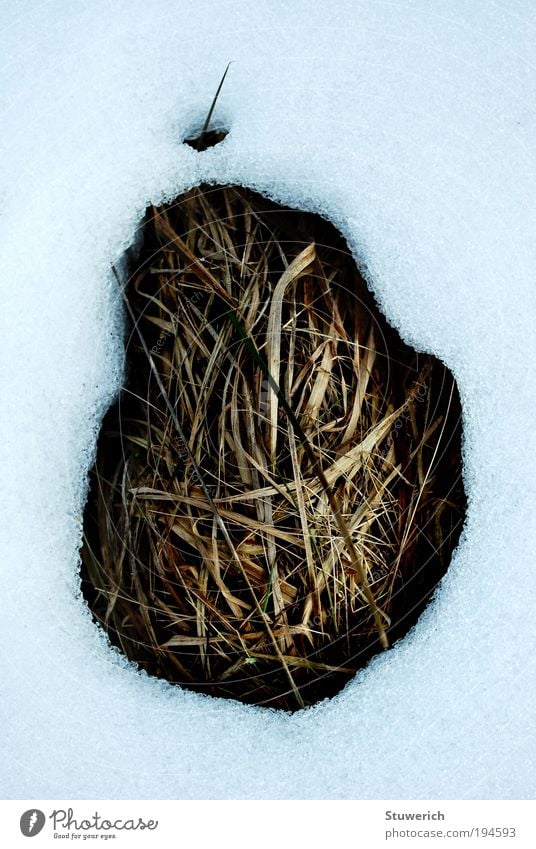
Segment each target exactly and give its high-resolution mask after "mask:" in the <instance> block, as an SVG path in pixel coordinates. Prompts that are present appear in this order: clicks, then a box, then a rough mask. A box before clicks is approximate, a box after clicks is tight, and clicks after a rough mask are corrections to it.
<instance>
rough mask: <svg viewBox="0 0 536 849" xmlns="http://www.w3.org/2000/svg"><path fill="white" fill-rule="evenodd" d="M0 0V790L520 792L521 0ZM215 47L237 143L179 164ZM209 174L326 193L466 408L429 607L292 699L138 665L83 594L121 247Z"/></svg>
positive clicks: (530, 432)
mask: <svg viewBox="0 0 536 849" xmlns="http://www.w3.org/2000/svg"><path fill="white" fill-rule="evenodd" d="M1 6H2V9H1V11H2V14H1V21H2V24H1V36H2V44H3V51H2V53H3V58H2V60H1V61H2V67H1V71H0V101H1V113H2V119H1V126H2V133H1V136H0V151H1V156H0V268H1V285H2V290H1V300H2V313H1V315H2V318H1V326H0V331H1V332H0V346H1V362H2V413H1V434H0V446H1V451H2V453H3V452H5V455H6V456H5V457H2V458H1V459H2V470H3V485H2V490H1V502H2V503H1V508H0V524H1V526H2V549H1V551H2V569H1V577H0V581H1V583H0V611H1V614H0V664H1V668H0V680H1V682H2V688H1V694H0V726H1V728H2V738H3V740H2V759H1V764H2V765H1V767H0V795H1V796H2V797H3V798H26V797H29V798H82V799H84V798H103V799H107V798H127V799H128V798H163V799H165V798H214V797H218V798H227V797H239V798H244V797H252V798H263V797H271V798H279V797H287V798H295V797H296V798H309V797H313V798H328V797H330V798H332V797H333V798H348V797H349V798H363V799H365V798H412V797H415V798H419V797H420V798H525V797H533V796H534V793H535V792H536V787H535V778H534V768H533V767H534V759H535V753H536V741H535V739H534V722H533V720H534V713H535V711H534V692H535V689H536V680H535V679H536V674H535V663H536V653H535V651H534V643H535V637H536V633H535V632H536V616H535V615H534V594H535V589H536V588H535V584H536V574H535V557H534V550H535V542H534V541H535V539H536V519H535V517H534V504H535V498H536V493H535V480H536V476H535V474H534V468H533V467H534V457H535V456H536V445H535V442H536V438H535V429H534V421H535V416H534V413H535V400H534V399H535V390H534V363H535V362H536V350H535V348H536V343H535V339H536V334H535V332H534V327H535V325H536V302H535V301H536V297H535V289H536V286H535V269H536V238H535V233H536V174H535V152H534V151H535V144H534V143H535V140H536V116H535V109H534V104H535V103H536V69H535V67H534V64H533V59H534V43H535V36H536V9H535V6H534V3H533V2H530V0H527V2H516V0H508V2H506V0H503V2H495V3H490V2H488V0H486V2H479V0H466V2H464V1H463V0H437V2H431V3H429V2H427V0H413V2H412V0H401V2H383V0H370V2H357V1H356V0H354V2H348V3H344V2H334V3H330V4H329V14H328V13H327V12H326V11H325V9H326V8H327V7H325V6H324V4H320V3H314V2H313V3H311V2H310V0H308V2H301V0H298V2H270V3H262V2H243V0H239V1H238V2H232V0H219V2H217V3H215V2H203V0H180V2H177V0H173V2H171V0H170V1H169V2H167V0H160V2H155V0H128V2H126V0H123V2H121V1H120V0H114V2H111V0H103V2H99V0H90V2H87V3H84V4H82V3H73V4H71V3H65V2H64V0H50V2H44V3H42V2H38V0H33V2H28V0H27V2H21V1H20V0H19V2H17V3H9V2H8V0H2V3H1ZM230 59H232V60H234V64H233V65H232V66H231V70H230V72H229V75H228V77H227V81H226V83H225V87H224V91H223V95H222V100H221V105H220V106H219V108H218V110H217V117H218V120H220V121H223V122H224V123H226V124H227V126H229V127H230V133H229V135H228V137H227V139H226V140H225V142H224V143H223V144H221V145H220V146H218V147H215V148H213V149H212V150H209V151H207V152H205V153H203V154H197V153H196V152H194V151H193V150H191V149H189V148H187V147H185V146H184V145H182V144H181V140H182V138H184V136H185V135H187V133H188V130H190V129H191V128H192V126H194V125H195V124H198V123H199V121H200V120H201V118H202V117H203V116H204V114H205V113H206V110H207V108H208V105H209V103H210V100H211V97H212V95H213V92H214V91H215V88H216V86H217V83H218V81H219V78H220V76H221V74H222V72H223V70H224V68H225V65H226V64H227V62H228V61H229V60H230ZM202 179H212V180H215V181H219V182H225V181H234V182H238V183H243V184H247V185H249V186H251V187H252V188H257V189H259V190H262V191H264V192H265V193H269V194H270V195H271V196H273V197H275V198H277V199H280V200H282V201H285V202H291V203H293V204H294V205H298V206H301V207H302V208H305V209H310V210H319V211H324V212H325V213H328V214H329V216H330V217H331V218H332V220H333V221H334V222H335V223H336V224H337V225H338V226H339V228H340V229H341V230H342V231H343V232H344V233H345V235H346V236H347V237H348V239H349V240H350V242H351V244H352V246H353V248H354V249H355V252H356V255H357V256H359V258H360V262H361V263H362V265H363V266H365V267H366V268H367V269H368V275H369V278H370V280H371V285H372V287H373V290H374V292H375V294H376V296H377V298H378V299H379V300H380V302H381V303H382V305H383V307H384V310H385V312H386V315H387V316H388V317H389V319H390V320H391V321H392V322H393V323H395V324H396V326H397V327H398V328H399V329H400V331H401V332H402V334H403V336H404V337H405V338H406V339H407V340H408V341H410V342H412V344H414V345H415V346H417V347H418V348H419V349H421V350H430V351H433V352H435V353H436V354H437V355H438V356H440V357H441V358H442V359H444V360H445V362H446V363H447V364H448V365H449V367H450V368H451V369H452V370H453V371H454V372H455V374H456V376H457V378H458V382H459V386H460V390H461V395H462V402H463V406H464V417H465V436H466V442H465V470H466V472H465V473H466V484H467V488H468V492H469V496H470V509H469V515H468V521H467V526H466V533H465V536H464V539H463V542H462V544H461V545H460V547H459V549H458V552H457V554H456V556H455V558H454V560H453V562H452V565H451V568H450V570H449V572H448V574H447V576H446V578H445V580H444V581H443V584H442V586H441V590H440V592H439V594H438V596H437V599H436V601H435V602H434V604H433V605H432V607H430V608H429V609H428V612H427V614H426V615H425V617H424V618H423V619H422V620H421V622H420V623H419V624H418V626H417V627H416V628H415V629H414V631H413V632H412V633H411V634H410V635H409V636H408V637H407V638H406V639H405V640H404V641H403V643H401V644H400V645H399V646H398V647H397V648H396V649H395V650H393V651H391V652H389V653H387V654H385V655H384V656H382V657H379V658H377V659H376V660H375V662H373V664H372V665H371V666H370V668H369V669H368V670H367V671H366V672H365V673H363V674H360V675H359V676H358V677H357V679H356V680H355V681H353V682H351V683H350V685H349V686H348V687H347V688H346V690H345V691H344V692H343V693H342V694H340V695H339V696H338V697H337V698H335V699H333V700H332V701H330V702H326V703H323V704H322V705H320V706H319V707H318V708H315V709H313V710H309V711H306V712H301V713H299V714H296V715H294V716H293V717H288V716H286V715H283V714H275V713H272V712H268V711H263V710H258V709H254V708H250V707H245V706H242V705H239V704H237V703H231V702H222V701H220V700H216V699H211V698H206V697H202V696H197V695H194V694H191V693H188V692H185V691H182V690H180V689H179V688H178V687H175V688H173V687H170V686H168V685H165V684H162V683H159V682H157V681H155V680H151V679H149V678H148V677H143V676H141V675H139V674H138V673H137V672H136V671H135V669H134V668H133V667H131V666H129V665H128V664H127V663H126V661H123V660H122V659H121V658H120V657H119V656H118V655H117V654H115V653H114V652H112V650H110V649H109V648H108V646H107V643H106V642H105V640H104V639H103V638H102V637H101V636H100V635H99V634H98V633H97V630H96V629H95V627H94V626H93V624H92V622H91V619H90V615H89V613H88V611H87V609H85V607H84V604H83V603H82V601H81V600H80V599H79V597H78V579H77V570H78V554H77V549H78V545H79V541H80V535H81V513H82V509H83V503H84V497H85V480H86V471H87V468H88V466H89V465H90V463H91V459H92V456H93V452H94V449H95V440H96V434H97V432H98V427H99V417H100V416H101V414H102V412H103V409H104V407H105V405H106V404H107V403H108V402H109V400H110V398H111V397H112V395H113V392H114V391H115V389H116V388H117V386H118V381H119V379H120V370H121V346H120V310H119V305H118V302H117V298H116V293H115V288H114V287H115V284H114V281H113V278H111V276H110V273H109V269H110V265H111V263H112V262H114V261H117V259H118V258H119V257H121V255H122V254H123V252H124V250H125V249H126V248H127V247H128V246H129V245H130V244H131V243H132V241H133V239H134V237H135V231H136V226H137V223H138V222H139V220H140V217H141V215H142V213H143V210H144V208H145V205H146V204H147V203H148V202H149V201H153V202H156V201H159V200H162V199H163V198H168V199H170V198H172V197H174V196H176V195H177V194H178V193H179V192H181V191H183V190H184V189H185V188H187V187H190V186H191V185H193V184H196V183H198V182H199V181H200V180H202Z"/></svg>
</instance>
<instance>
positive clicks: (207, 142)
mask: <svg viewBox="0 0 536 849" xmlns="http://www.w3.org/2000/svg"><path fill="white" fill-rule="evenodd" d="M228 134H229V130H225V129H219V130H207V131H206V132H204V133H203V132H201V131H200V130H198V131H197V132H196V133H194V134H192V135H191V136H189V137H188V138H187V139H184V144H187V145H188V147H193V149H194V150H197V151H198V152H199V153H201V152H202V151H203V150H208V148H209V147H215V146H216V145H217V144H220V142H222V141H223V140H224V138H225V137H226V136H227V135H228Z"/></svg>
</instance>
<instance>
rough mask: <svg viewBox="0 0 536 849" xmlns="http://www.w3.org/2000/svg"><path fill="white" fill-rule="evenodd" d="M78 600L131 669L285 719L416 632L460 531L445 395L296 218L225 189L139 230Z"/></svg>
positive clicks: (456, 463)
mask: <svg viewBox="0 0 536 849" xmlns="http://www.w3.org/2000/svg"><path fill="white" fill-rule="evenodd" d="M125 295H126V298H127V301H128V310H129V315H130V332H129V336H128V339H127V343H126V362H127V366H126V372H125V385H124V387H123V389H122V391H121V393H120V395H119V398H118V400H117V402H116V403H115V404H114V405H113V407H112V408H111V409H110V410H109V412H108V413H107V415H106V417H105V419H104V422H103V425H102V429H101V433H100V437H99V442H98V450H97V462H96V465H95V467H94V469H93V470H92V472H91V476H90V478H91V479H90V491H89V497H88V502H87V505H86V510H85V516H84V546H83V549H82V587H83V591H84V594H85V597H86V599H87V602H88V604H89V606H90V608H91V610H92V612H93V615H94V617H95V619H96V621H97V622H98V623H99V624H100V625H101V626H102V627H103V628H104V629H105V630H106V632H107V633H108V635H109V638H110V640H111V642H112V643H113V644H115V645H117V646H120V647H121V648H122V650H123V651H124V653H125V654H126V655H127V657H129V658H130V659H131V660H132V661H135V662H136V663H137V664H138V665H139V667H141V668H143V669H144V670H146V671H147V672H149V673H150V674H152V675H156V676H158V677H162V678H166V679H168V680H169V681H171V682H174V683H178V684H181V685H183V686H185V687H189V688H191V689H194V690H197V691H200V692H203V693H207V694H211V695H214V696H222V697H226V698H233V699H239V700H241V701H243V702H247V703H254V704H257V705H265V706H269V707H279V708H282V709H284V710H291V711H292V710H296V709H298V708H300V707H303V706H307V705H311V704H314V703H315V702H317V701H319V700H320V699H323V698H325V697H327V696H332V695H333V694H335V693H336V692H338V691H339V690H340V689H341V688H342V687H343V686H344V684H345V683H346V682H347V681H348V680H349V678H351V677H352V676H353V675H355V672H356V671H357V670H358V669H360V668H361V667H363V666H364V665H365V664H366V663H367V662H368V661H369V659H370V658H371V657H372V656H373V655H374V654H376V653H377V652H378V651H380V650H381V644H382V640H385V638H387V639H388V641H389V643H390V644H391V645H392V643H393V642H394V641H396V640H397V639H399V638H400V637H401V636H403V635H404V634H405V633H406V632H407V630H408V629H409V628H410V626H412V625H413V624H414V623H415V622H416V621H417V619H418V617H419V615H420V614H421V612H422V611H423V609H424V607H425V606H426V604H427V602H428V600H429V598H430V595H431V594H432V593H433V591H434V589H435V587H436V585H437V583H438V581H439V580H440V578H441V577H442V575H443V574H444V573H445V571H446V569H447V568H448V565H449V562H450V559H451V555H452V552H453V550H454V548H455V546H456V544H457V542H458V538H459V535H460V531H461V528H462V524H463V521H464V516H465V506H466V502H465V494H464V489H463V483H462V477H461V471H462V468H461V448H460V446H461V436H462V431H461V410H460V401H459V396H458V391H457V388H456V384H455V381H454V378H453V376H452V375H451V373H450V372H449V371H448V369H447V368H446V367H445V366H444V365H443V364H442V363H441V362H440V361H438V360H437V359H436V358H435V357H432V356H428V355H421V354H418V353H417V352H415V351H414V350H413V349H412V348H410V347H409V346H408V345H406V344H405V343H403V342H402V340H401V339H400V337H399V335H398V334H397V333H396V331H395V330H394V329H393V328H392V327H391V326H390V325H389V324H388V323H387V321H386V320H385V318H384V317H383V315H382V314H381V312H380V311H379V310H378V308H377V306H376V303H375V301H374V299H373V297H372V296H371V294H370V292H369V291H368V289H367V287H366V285H365V282H364V280H363V278H362V277H361V275H360V273H359V271H358V269H357V267H356V265H355V262H354V260H353V258H352V256H351V255H350V253H349V251H348V249H347V246H346V243H345V242H344V240H343V238H342V237H341V235H340V234H339V233H338V232H337V230H336V229H335V228H334V227H333V226H332V225H331V224H330V223H328V222H327V221H325V220H324V219H322V218H320V217H319V216H317V215H312V214H307V213H303V212H300V211H296V210H292V209H289V208H285V207H281V206H279V205H277V204H275V203H273V202H271V201H267V200H266V199H264V198H263V197H261V196H260V195H258V194H255V193H254V192H251V191H249V190H246V189H243V188H237V187H232V186H231V187H207V186H202V187H200V188H196V189H193V190H192V191H190V192H188V193H187V194H185V195H184V196H182V197H181V198H179V199H177V200H176V201H175V202H174V203H172V204H169V205H166V206H163V207H160V208H158V209H156V208H152V209H150V210H149V211H148V214H147V216H146V220H145V222H144V225H143V244H142V248H141V253H140V255H139V257H138V260H137V262H136V263H134V264H132V265H131V268H130V276H129V279H128V280H127V281H125Z"/></svg>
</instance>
